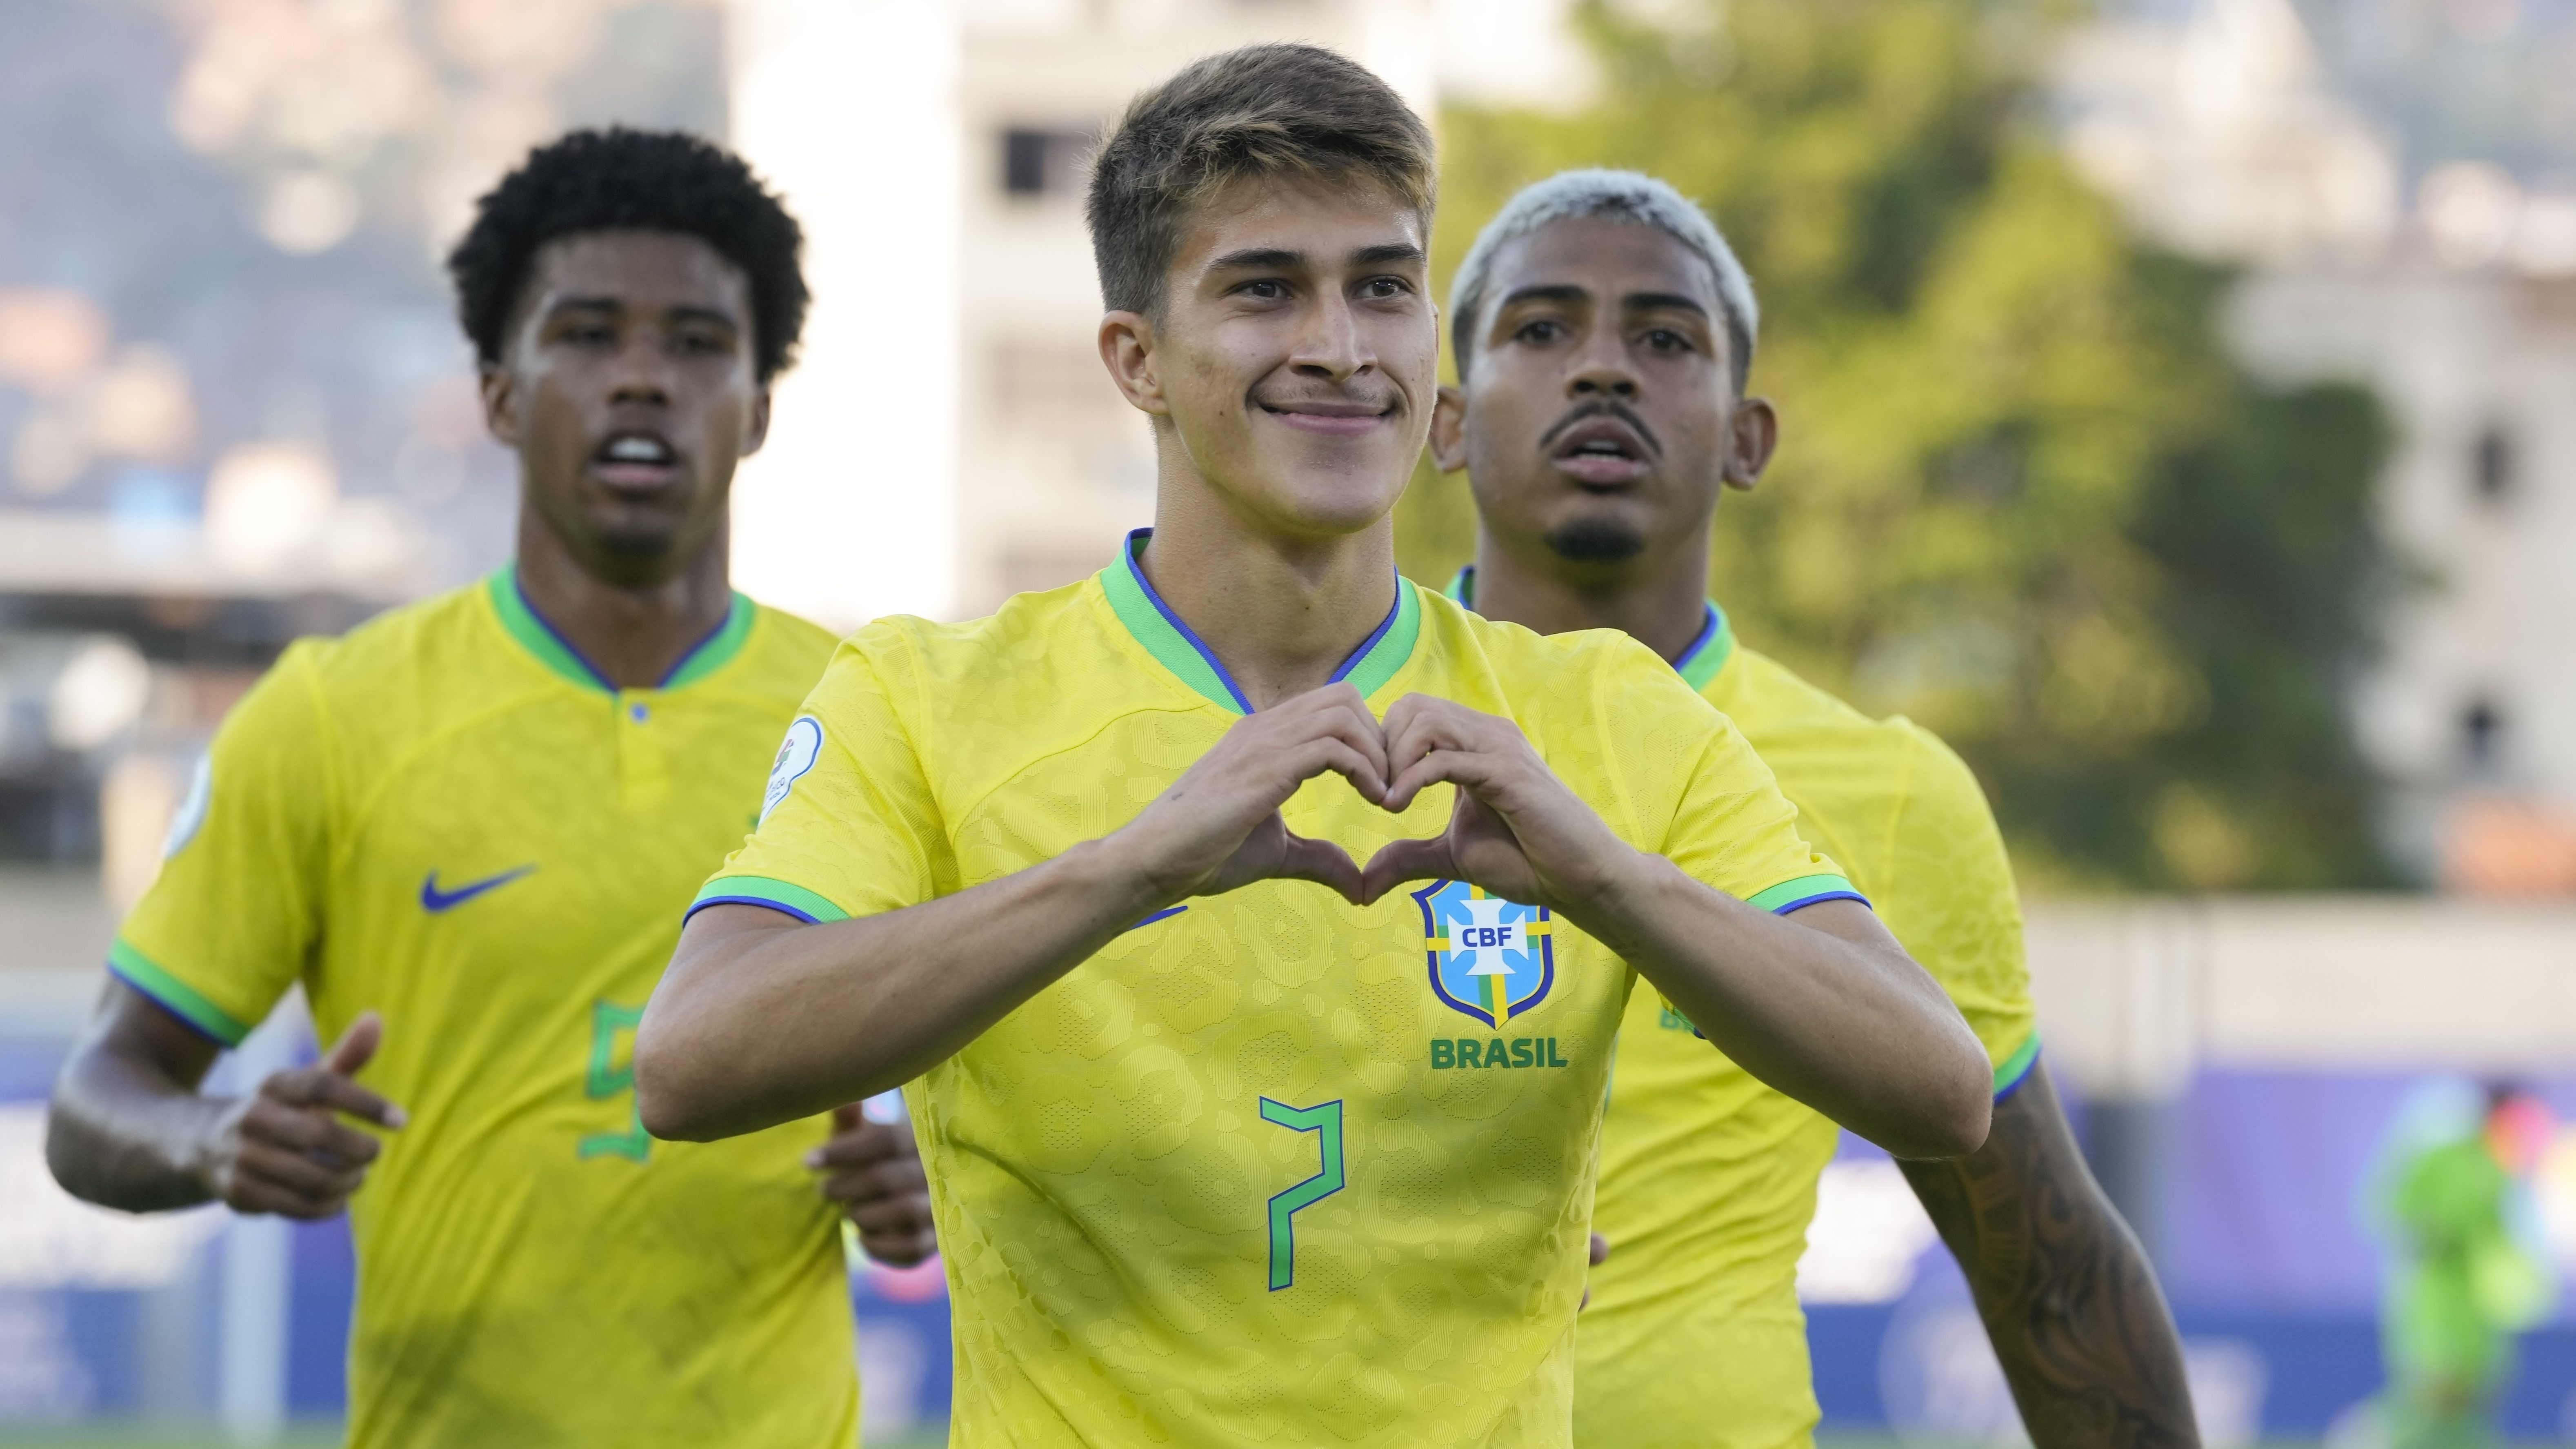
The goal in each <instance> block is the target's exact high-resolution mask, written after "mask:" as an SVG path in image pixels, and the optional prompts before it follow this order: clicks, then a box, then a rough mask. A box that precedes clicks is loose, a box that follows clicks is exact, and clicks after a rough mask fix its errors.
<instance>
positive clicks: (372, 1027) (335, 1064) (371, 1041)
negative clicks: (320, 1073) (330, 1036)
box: [322, 1011, 385, 1077]
mask: <svg viewBox="0 0 2576 1449" xmlns="http://www.w3.org/2000/svg"><path fill="white" fill-rule="evenodd" d="M384 1039H385V1019H384V1018H383V1017H381V1016H378V1015H377V1014H375V1013H374V1012H372V1011H362V1012H359V1013H358V1019H357V1020H356V1021H353V1022H350V1023H349V1029H348V1030H347V1031H344V1032H342V1033H340V1039H339V1040H338V1041H336V1042H334V1043H332V1044H331V1050H329V1051H327V1052H324V1053H323V1054H322V1070H324V1071H326V1072H329V1073H330V1074H331V1075H333V1076H335V1077H354V1076H356V1075H357V1074H358V1069H359V1068H360V1067H363V1066H365V1065H366V1064H367V1063H368V1061H369V1060H371V1059H372V1058H373V1057H374V1056H375V1054H376V1047H377V1046H378V1044H380V1043H382V1042H383V1041H384Z"/></svg>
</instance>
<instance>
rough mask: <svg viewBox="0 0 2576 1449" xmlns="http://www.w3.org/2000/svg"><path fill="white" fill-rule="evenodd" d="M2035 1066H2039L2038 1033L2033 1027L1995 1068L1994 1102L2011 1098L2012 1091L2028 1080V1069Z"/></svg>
mask: <svg viewBox="0 0 2576 1449" xmlns="http://www.w3.org/2000/svg"><path fill="white" fill-rule="evenodd" d="M2037 1065H2039V1031H2038V1029H2037V1028H2035V1027H2034V1028H2033V1029H2032V1030H2031V1033H2030V1035H2028V1036H2026V1037H2023V1038H2022V1041H2021V1045H2020V1046H2017V1047H2015V1048H2013V1054H2012V1055H2011V1056H2008V1057H2006V1058H2004V1059H2003V1061H2002V1063H2001V1064H1999V1065H1997V1066H1996V1068H1995V1100H1996V1101H1998V1102H2000V1101H2002V1100H2003V1099H2004V1098H2006V1097H2009V1096H2011V1095H2012V1094H2013V1091H2014V1089H2016V1088H2018V1087H2019V1086H2021V1084H2022V1083H2023V1082H2024V1081H2025V1080H2027V1079H2028V1078H2029V1076H2030V1069H2031V1068H2032V1067H2035V1066H2037Z"/></svg>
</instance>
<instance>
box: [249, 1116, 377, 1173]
mask: <svg viewBox="0 0 2576 1449" xmlns="http://www.w3.org/2000/svg"><path fill="white" fill-rule="evenodd" d="M241 1135H242V1140H244V1141H246V1142H260V1143H264V1144H266V1145H268V1146H271V1147H277V1148H281V1149H283V1150H285V1151H288V1152H300V1153H304V1154H306V1155H308V1156H313V1155H319V1156H321V1157H324V1158H327V1159H329V1160H330V1161H331V1162H332V1163H333V1164H334V1165H338V1166H357V1167H363V1166H365V1165H366V1164H368V1163H370V1162H373V1161H375V1160H376V1154H377V1152H378V1151H379V1150H381V1149H380V1146H379V1144H378V1143H377V1141H376V1139H375V1138H373V1137H370V1136H368V1135H367V1134H366V1133H364V1132H360V1131H358V1130H356V1129H354V1128H351V1127H346V1126H343V1125H341V1124H340V1123H339V1122H337V1121H335V1120H333V1119H332V1118H329V1117H326V1116H324V1115H322V1114H321V1113H319V1112H314V1111H310V1110H307V1109H305V1108H301V1107H289V1106H287V1105H286V1104H284V1103H282V1102H270V1101H260V1102H256V1103H253V1104H252V1106H251V1109H250V1110H249V1111H248V1112H246V1113H244V1114H242V1119H241Z"/></svg>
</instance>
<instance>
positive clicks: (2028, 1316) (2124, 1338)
mask: <svg viewBox="0 0 2576 1449" xmlns="http://www.w3.org/2000/svg"><path fill="white" fill-rule="evenodd" d="M1901 1165H1902V1166H1903V1168H1904V1169H1905V1176H1906V1179H1907V1180H1908V1181H1910V1182H1912V1183H1913V1185H1914V1194H1915V1196H1917V1197H1919V1198H1921V1199H1922V1200H1923V1206H1924V1208H1925V1209H1926V1210H1927V1211H1929V1212H1930V1213H1931V1215H1932V1221H1933V1223H1934V1225H1935V1226H1937V1227H1938V1228H1940V1230H1941V1238H1942V1241H1944V1242H1946V1243H1948V1244H1949V1245H1950V1251H1951V1253H1952V1254H1953V1255H1955V1256H1956V1257H1957V1258H1958V1260H1959V1266H1960V1267H1961V1268H1962V1269H1963V1270H1965V1272H1966V1273H1967V1275H1968V1283H1969V1286H1970V1287H1971V1288H1972V1289H1973V1290H1974V1292H1975V1293H1976V1298H1977V1312H1978V1314H1979V1315H1980V1316H1981V1317H1983V1318H1984V1320H1985V1324H1986V1336H1987V1337H1988V1338H1990V1339H1992V1340H1993V1341H1994V1346H1995V1356H1996V1357H1997V1358H1999V1359H2000V1360H2002V1362H2003V1369H2004V1377H2005V1378H2006V1379H2008V1380H2010V1381H2011V1384H2012V1391H2013V1401H2014V1402H2015V1403H2016V1404H2018V1405H2019V1406H2020V1408H2021V1417H2022V1424H2023V1427H2024V1428H2026V1429H2028V1430H2029V1432H2030V1437H2031V1442H2032V1443H2033V1444H2034V1445H2036V1446H2038V1449H2078V1446H2081V1449H2131V1446H2135V1449H2169V1446H2183V1449H2196V1446H2198V1444H2199V1443H2200V1434H2199V1430H2198V1429H2197V1428H2196V1427H2195V1426H2194V1424H2193V1421H2192V1412H2191V1391H2190V1388H2189V1386H2188V1385H2187V1384H2186V1383H2185V1381H2184V1378H2183V1367H2182V1344H2181V1341H2180V1339H2179V1338H2178V1337H2177V1336H2176V1335H2175V1333H2174V1326H2173V1315H2172V1314H2171V1313H2170V1312H2168V1311H2167V1310H2166V1308H2165V1300H2164V1295H2163V1293H2162V1292H2160V1291H2159V1290H2158V1289H2157V1287H2156V1279H2155V1273H2154V1271H2153V1270H2152V1269H2150V1268H2149V1267H2148V1266H2147V1259H2146V1254H2145V1253H2143V1252H2141V1251H2140V1250H2139V1248H2138V1242H2137V1239H2136V1238H2135V1237H2133V1236H2132V1235H2131V1234H2130V1232H2129V1229H2128V1225H2127V1224H2125V1223H2123V1222H2121V1221H2120V1216H2119V1214H2118V1213H2117V1212H2115V1211H2113V1210H2112V1207H2111V1204H2110V1202H2109V1200H2108V1199H2106V1198H2105V1197H2103V1195H2102V1189H2101V1188H2100V1187H2099V1186H2097V1185H2096V1184H2095V1183H2094V1181H2093V1174H2092V1173H2091V1172H2090V1171H2089V1170H2088V1169H2086V1167H2085V1166H2084V1158H2083V1155H2082V1154H2081V1153H2079V1152H2078V1151H2077V1150H2076V1146H2075V1136H2074V1134H2073V1133H2072V1132H2070V1131H2069V1130H2068V1129H2067V1125H2066V1115H2065V1112H2064V1111H2063V1110H2062V1109H2061V1108H2060V1107H2059V1105H2058V1101H2057V1090H2056V1088H2055V1087H2054V1086H2053V1085H2052V1084H2051V1083H2050V1082H2049V1079H2048V1072H2047V1068H2046V1067H2045V1065H2041V1066H2035V1067H2033V1068H2032V1070H2031V1074H2030V1076H2029V1078H2028V1079H2027V1080H2025V1081H2024V1082H2023V1083H2022V1084H2021V1087H2020V1089H2019V1090H2018V1091H2016V1092H2014V1093H2013V1094H2012V1095H2011V1096H2010V1097H2008V1098H2006V1099H2004V1100H2003V1101H2002V1102H1999V1103H1997V1104H1996V1105H1995V1119H1994V1130H1993V1132H1992V1134H1991V1135H1989V1136H1988V1137H1987V1139H1986V1145H1985V1146H1984V1147H1982V1148H1980V1149H1978V1150H1977V1151H1976V1152H1975V1153H1973V1154H1971V1155H1969V1156H1967V1157H1962V1158H1955V1159H1952V1160H1948V1161H1941V1162H1907V1163H1903V1164H1901Z"/></svg>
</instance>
